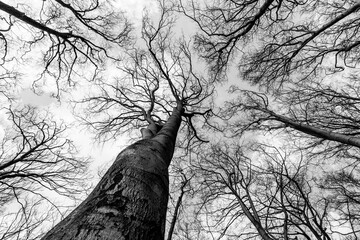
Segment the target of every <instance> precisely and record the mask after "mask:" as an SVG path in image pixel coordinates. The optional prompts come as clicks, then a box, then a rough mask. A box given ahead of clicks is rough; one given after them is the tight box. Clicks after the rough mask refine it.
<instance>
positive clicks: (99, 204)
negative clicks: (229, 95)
mask: <svg viewBox="0 0 360 240" xmlns="http://www.w3.org/2000/svg"><path fill="white" fill-rule="evenodd" d="M181 111H182V106H178V107H177V108H174V110H173V113H172V115H171V116H170V118H169V119H168V121H167V122H166V124H165V125H164V127H163V128H162V129H161V130H160V131H159V132H158V133H157V134H156V135H155V136H154V137H153V138H151V139H143V140H140V141H138V142H136V143H134V144H132V145H130V146H129V147H127V148H126V149H125V150H123V151H122V152H121V153H120V154H119V155H118V156H117V158H116V160H115V162H114V163H113V165H112V166H111V167H110V169H109V170H108V171H107V172H106V174H105V175H104V177H103V178H102V179H101V180H100V182H99V183H98V185H97V186H96V187H95V189H94V190H93V191H92V193H91V194H90V195H89V196H88V198H87V199H85V200H84V202H82V203H81V204H80V206H78V207H77V208H76V209H75V210H74V211H73V212H71V213H70V214H69V215H68V216H67V217H66V218H65V219H64V220H62V221H61V222H60V223H59V224H57V225H56V226H55V227H54V228H53V229H51V230H50V231H49V232H48V233H47V234H46V235H45V236H44V237H43V238H42V239H43V240H50V239H51V240H61V239H77V240H80V239H81V240H83V239H88V240H90V239H102V240H106V239H109V240H110V239H111V240H114V239H119V240H120V239H129V240H136V239H149V240H151V239H164V234H165V222H166V211H167V202H168V190H169V189H168V188H169V180H168V166H169V164H170V162H171V159H172V156H173V153H174V147H175V140H176V135H177V131H178V129H179V126H180V123H181Z"/></svg>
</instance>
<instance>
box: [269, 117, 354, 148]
mask: <svg viewBox="0 0 360 240" xmlns="http://www.w3.org/2000/svg"><path fill="white" fill-rule="evenodd" d="M266 112H267V113H269V114H270V115H271V116H273V117H274V118H275V120H277V121H280V122H282V123H285V124H286V125H288V126H289V127H291V128H293V129H296V130H298V131H301V132H303V133H306V134H309V135H311V136H314V137H318V138H323V139H327V140H330V141H335V142H339V143H344V144H346V145H350V146H354V147H358V148H360V138H358V137H356V136H349V135H345V134H341V133H336V132H331V131H327V130H323V129H320V128H318V127H313V126H310V125H308V124H304V123H298V122H296V121H294V120H292V119H290V118H287V117H284V116H281V115H278V114H276V113H274V112H272V111H266Z"/></svg>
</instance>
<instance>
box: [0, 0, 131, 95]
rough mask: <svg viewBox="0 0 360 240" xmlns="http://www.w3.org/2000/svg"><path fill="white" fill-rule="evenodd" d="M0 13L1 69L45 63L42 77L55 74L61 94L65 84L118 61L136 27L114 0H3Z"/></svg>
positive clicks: (39, 78) (73, 82)
mask: <svg viewBox="0 0 360 240" xmlns="http://www.w3.org/2000/svg"><path fill="white" fill-rule="evenodd" d="M0 11H1V12H2V17H1V25H2V27H1V30H0V40H1V45H2V46H3V47H2V48H1V50H0V55H1V62H0V64H1V67H2V68H3V69H7V70H8V71H10V72H11V69H12V66H13V64H17V65H19V64H20V65H24V69H26V70H29V65H30V62H31V61H35V62H37V63H39V62H40V64H41V65H42V67H41V68H39V69H40V71H39V72H38V74H39V76H38V80H46V79H48V78H50V79H51V78H54V79H55V81H56V87H57V89H52V90H53V91H55V93H56V95H58V94H59V92H56V91H58V90H60V89H61V88H62V87H63V86H64V85H63V84H64V83H68V84H70V85H74V84H75V83H76V81H79V77H80V76H81V78H88V79H92V78H93V77H94V76H96V74H97V73H98V72H99V71H100V70H102V68H103V66H102V65H103V63H104V61H105V60H106V59H112V60H115V61H118V60H119V58H120V55H119V54H113V53H116V52H119V51H116V50H118V48H119V47H123V46H125V45H127V44H128V43H129V39H130V31H131V30H132V27H131V24H130V23H129V22H128V20H127V19H126V18H125V16H124V14H123V12H121V11H116V10H115V9H114V6H112V5H111V3H110V1H98V0H89V1H77V0H74V1H62V0H54V1H43V2H42V3H39V4H31V6H30V5H29V4H28V3H27V2H22V1H18V2H11V3H6V2H4V1H1V2H0ZM17 33H21V34H17ZM15 49H19V50H17V51H16V50H15ZM34 52H37V54H36V57H34V56H33V55H32V53H34ZM28 57H29V58H30V60H29V59H27V58H28ZM31 59H33V60H31ZM84 66H86V68H87V71H83V67H84ZM31 70H32V71H34V69H31ZM63 79H66V80H67V81H65V82H63ZM34 80H36V79H34ZM34 86H35V87H41V86H42V82H39V81H35V82H34ZM48 87H49V86H48Z"/></svg>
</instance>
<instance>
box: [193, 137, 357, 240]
mask: <svg viewBox="0 0 360 240" xmlns="http://www.w3.org/2000/svg"><path fill="white" fill-rule="evenodd" d="M214 160H216V161H214ZM194 168H196V172H197V173H198V174H199V175H202V178H201V180H200V181H199V185H201V186H202V187H201V189H202V190H201V194H202V197H201V198H200V200H199V201H200V203H199V206H201V210H200V211H201V212H202V214H203V215H204V217H206V218H207V224H208V227H209V229H210V231H212V234H213V238H214V239H219V238H222V237H224V238H228V239H233V238H234V239H319V240H323V239H333V237H335V236H336V235H337V234H339V233H340V234H341V235H343V236H344V237H355V238H356V236H357V234H358V231H359V225H358V223H357V220H356V216H354V214H353V210H355V209H356V208H357V207H358V204H356V203H354V202H352V204H351V207H353V208H354V209H350V208H346V207H347V206H348V205H346V204H345V202H346V201H343V204H339V203H336V200H334V198H333V197H331V196H329V193H330V192H329V188H328V189H326V188H325V187H324V186H322V187H319V186H321V182H322V181H318V179H320V178H317V177H318V176H319V175H320V176H321V172H322V171H323V170H322V166H321V164H320V165H319V164H315V163H314V162H313V161H312V160H311V159H308V158H306V157H305V156H303V155H301V154H299V153H298V152H291V153H290V152H288V150H279V149H278V148H275V147H272V146H266V145H259V144H255V145H250V146H249V145H243V146H240V145H239V144H234V145H225V146H221V145H217V146H213V147H212V151H209V152H207V153H206V154H204V156H203V158H201V160H199V161H198V162H197V163H196V165H194ZM325 182H327V186H328V187H329V186H330V185H332V184H331V183H330V182H329V181H327V180H325ZM344 182H346V183H348V182H349V181H344ZM319 184H320V185H319ZM339 185H341V184H340V182H339ZM334 189H336V187H334V188H333V190H334ZM332 196H334V197H335V196H337V198H339V197H340V196H341V199H342V200H344V199H346V194H340V195H332ZM339 200H340V199H339ZM203 224H206V223H205V222H203ZM340 229H341V230H340Z"/></svg>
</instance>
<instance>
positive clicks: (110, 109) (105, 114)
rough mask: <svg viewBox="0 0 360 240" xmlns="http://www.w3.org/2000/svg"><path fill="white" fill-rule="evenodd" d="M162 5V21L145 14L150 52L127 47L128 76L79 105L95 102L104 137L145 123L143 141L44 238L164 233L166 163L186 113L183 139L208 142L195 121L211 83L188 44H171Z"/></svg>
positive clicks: (169, 21)
mask: <svg viewBox="0 0 360 240" xmlns="http://www.w3.org/2000/svg"><path fill="white" fill-rule="evenodd" d="M160 4H161V5H160V7H161V9H160V10H161V15H160V19H159V21H158V23H157V24H153V23H152V22H151V21H150V18H149V17H147V16H145V17H144V21H143V28H142V29H143V30H142V38H143V40H145V46H146V50H142V49H134V50H133V51H131V52H129V59H130V60H129V62H128V65H125V66H120V69H121V70H122V72H123V73H124V75H123V76H124V77H122V78H120V79H115V83H111V81H109V80H106V81H105V80H104V81H101V80H99V82H98V86H99V88H100V94H101V95H97V96H90V97H88V98H86V99H84V100H82V101H80V102H79V104H89V110H90V112H91V113H92V114H91V115H89V116H86V117H85V118H84V119H85V120H86V121H87V124H88V125H89V126H91V127H93V128H94V129H96V130H97V131H99V136H109V135H110V136H114V137H116V136H117V135H118V133H119V132H123V131H129V130H131V128H132V127H135V128H136V129H138V128H139V127H143V128H142V129H141V133H142V140H140V141H137V142H135V143H134V144H131V145H130V146H128V147H127V148H125V149H124V150H123V151H122V152H121V153H120V154H119V155H118V156H117V158H116V160H115V162H114V163H113V165H112V166H111V167H110V168H109V170H108V171H107V172H106V173H105V175H104V176H103V177H102V179H101V180H100V182H99V183H98V185H97V186H96V187H95V189H94V190H93V191H92V193H91V194H90V195H89V196H88V197H87V199H85V201H83V202H82V203H81V204H80V206H78V207H77V208H76V209H75V210H74V211H73V212H72V213H70V214H69V215H68V216H67V217H66V218H65V219H64V220H63V221H61V222H60V223H59V224H58V225H56V226H55V227H54V228H53V229H52V230H50V231H49V232H48V233H47V234H46V235H45V236H44V237H43V239H74V238H77V239H93V238H101V239H115V238H119V239H120V238H125V239H163V238H164V234H165V222H166V212H167V203H168V194H169V179H168V168H169V165H170V163H171V160H172V157H173V154H174V149H175V144H176V138H177V134H178V131H179V128H180V125H181V122H182V117H183V118H184V119H185V123H186V125H185V126H186V128H187V129H188V130H187V132H188V134H187V136H186V137H185V138H184V139H186V140H187V141H184V143H186V144H187V146H188V145H189V144H191V143H192V142H193V141H194V140H193V139H197V141H200V142H202V141H203V140H202V139H201V137H200V136H199V134H198V133H197V131H196V128H195V127H196V126H195V125H194V124H193V122H192V119H193V118H195V117H197V116H200V117H207V113H208V112H209V111H202V109H203V108H204V106H202V105H203V104H204V103H205V100H206V99H207V98H208V97H209V96H210V95H211V93H212V87H211V86H210V87H207V86H206V85H205V83H206V81H205V80H204V79H203V78H201V77H198V75H197V73H196V72H195V71H194V68H193V61H194V60H193V58H192V56H191V53H190V51H189V47H188V44H187V43H186V42H184V40H182V39H180V40H179V41H178V42H177V43H175V44H172V41H171V37H172V32H171V28H172V25H173V23H174V19H173V18H172V17H171V11H170V8H169V7H168V6H167V5H165V3H163V2H160ZM114 109H116V111H114ZM91 116H92V117H91ZM165 117H167V120H164V119H165ZM129 125H130V126H129ZM129 127H130V128H129ZM185 146H186V145H185Z"/></svg>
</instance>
